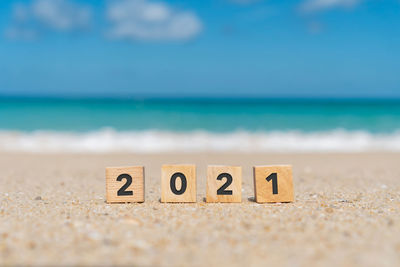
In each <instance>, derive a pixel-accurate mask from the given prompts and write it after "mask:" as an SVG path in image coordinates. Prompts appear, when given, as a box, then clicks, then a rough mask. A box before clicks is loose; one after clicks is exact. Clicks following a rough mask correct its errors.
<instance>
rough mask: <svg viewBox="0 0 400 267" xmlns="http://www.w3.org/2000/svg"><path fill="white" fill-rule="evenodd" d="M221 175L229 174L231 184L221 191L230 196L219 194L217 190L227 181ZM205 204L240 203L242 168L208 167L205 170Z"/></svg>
mask: <svg viewBox="0 0 400 267" xmlns="http://www.w3.org/2000/svg"><path fill="white" fill-rule="evenodd" d="M221 174H229V175H231V177H232V183H231V184H230V185H229V186H228V187H226V188H225V190H222V191H225V192H226V191H229V192H231V194H226V195H223V194H219V193H218V189H220V188H221V187H222V186H224V185H225V184H226V183H227V181H228V179H227V177H226V176H225V177H222V178H220V179H218V176H220V175H221ZM206 191H207V192H206V202H209V203H210V202H225V203H229V202H242V167H239V166H208V168H207V189H206Z"/></svg>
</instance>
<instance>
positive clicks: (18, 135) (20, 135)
mask: <svg viewBox="0 0 400 267" xmlns="http://www.w3.org/2000/svg"><path fill="white" fill-rule="evenodd" d="M0 151H23V152H34V153H49V152H73V153H106V152H133V153H155V152H180V153H181V152H206V151H211V152H229V151H232V152H234V151H236V152H245V153H250V152H274V153H276V152H363V151H400V131H397V132H395V133H391V134H371V133H368V132H364V131H345V130H334V131H327V132H313V133H304V132H297V131H288V132H279V131H273V132H246V131H237V132H232V133H210V132H202V131H195V132H186V133H177V132H167V131H155V130H154V131H153V130H149V131H126V132H121V131H114V130H112V129H102V130H98V131H93V132H87V133H76V132H71V133H70V132H54V131H34V132H17V131H0Z"/></svg>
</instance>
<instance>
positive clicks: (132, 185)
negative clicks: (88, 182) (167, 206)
mask: <svg viewBox="0 0 400 267" xmlns="http://www.w3.org/2000/svg"><path fill="white" fill-rule="evenodd" d="M106 194H107V202H108V203H118V202H144V167H143V166H133V167H109V168H106Z"/></svg>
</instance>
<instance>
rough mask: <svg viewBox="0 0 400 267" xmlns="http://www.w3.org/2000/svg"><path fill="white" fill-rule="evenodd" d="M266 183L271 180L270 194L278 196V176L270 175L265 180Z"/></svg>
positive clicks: (275, 174)
mask: <svg viewBox="0 0 400 267" xmlns="http://www.w3.org/2000/svg"><path fill="white" fill-rule="evenodd" d="M266 180H267V182H269V181H271V180H272V194H274V195H276V194H278V174H277V173H271V174H270V175H269V176H268V177H267V178H266Z"/></svg>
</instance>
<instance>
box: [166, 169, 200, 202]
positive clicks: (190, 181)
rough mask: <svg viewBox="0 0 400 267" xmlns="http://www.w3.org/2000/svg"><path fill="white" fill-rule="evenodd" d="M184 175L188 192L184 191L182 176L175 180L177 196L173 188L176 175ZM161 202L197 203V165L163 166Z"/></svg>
mask: <svg viewBox="0 0 400 267" xmlns="http://www.w3.org/2000/svg"><path fill="white" fill-rule="evenodd" d="M179 173H180V174H183V175H184V177H185V178H186V190H183V188H182V186H183V183H182V176H181V175H178V177H177V178H176V179H175V183H173V184H174V186H175V189H177V190H178V191H181V192H179V194H175V193H174V192H173V190H172V188H171V179H173V176H174V174H179ZM161 202H171V203H183V202H192V203H193V202H196V166H195V165H189V164H185V165H163V166H162V167H161Z"/></svg>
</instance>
